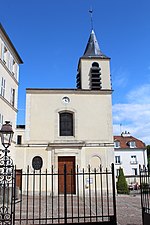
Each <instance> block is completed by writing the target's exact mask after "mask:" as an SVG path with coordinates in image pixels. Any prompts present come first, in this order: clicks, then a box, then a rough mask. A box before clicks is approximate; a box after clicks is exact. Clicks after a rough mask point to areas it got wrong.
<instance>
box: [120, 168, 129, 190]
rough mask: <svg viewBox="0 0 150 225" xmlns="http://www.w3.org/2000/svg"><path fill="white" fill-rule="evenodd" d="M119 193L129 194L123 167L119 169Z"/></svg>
mask: <svg viewBox="0 0 150 225" xmlns="http://www.w3.org/2000/svg"><path fill="white" fill-rule="evenodd" d="M117 193H118V194H129V189H128V185H127V181H126V178H125V176H124V172H123V169H122V168H120V169H119V176H118V181H117Z"/></svg>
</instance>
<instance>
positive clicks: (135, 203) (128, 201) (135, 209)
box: [116, 194, 142, 225]
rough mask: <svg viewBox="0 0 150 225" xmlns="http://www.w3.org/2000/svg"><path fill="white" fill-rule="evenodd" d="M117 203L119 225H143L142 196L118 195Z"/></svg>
mask: <svg viewBox="0 0 150 225" xmlns="http://www.w3.org/2000/svg"><path fill="white" fill-rule="evenodd" d="M116 201H117V222H118V225H142V210H141V196H140V194H137V195H118V196H117V197H116Z"/></svg>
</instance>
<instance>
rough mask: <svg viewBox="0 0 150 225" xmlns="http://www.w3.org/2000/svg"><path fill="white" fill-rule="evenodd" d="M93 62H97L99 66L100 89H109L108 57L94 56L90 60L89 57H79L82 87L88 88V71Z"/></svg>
mask: <svg viewBox="0 0 150 225" xmlns="http://www.w3.org/2000/svg"><path fill="white" fill-rule="evenodd" d="M93 62H97V63H98V64H99V67H100V68H101V70H100V73H101V82H102V89H109V90H110V89H111V80H110V62H109V59H101V58H96V59H93V60H92V61H91V58H89V59H87V58H86V59H84V58H82V59H81V61H80V63H81V64H80V69H81V84H82V89H89V73H90V68H91V67H92V63H93Z"/></svg>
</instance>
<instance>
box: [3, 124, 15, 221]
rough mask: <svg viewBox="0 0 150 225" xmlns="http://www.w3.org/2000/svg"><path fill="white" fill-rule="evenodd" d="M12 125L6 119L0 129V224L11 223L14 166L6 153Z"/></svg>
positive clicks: (10, 139) (9, 142) (11, 134)
mask: <svg viewBox="0 0 150 225" xmlns="http://www.w3.org/2000/svg"><path fill="white" fill-rule="evenodd" d="M13 134H14V132H13V130H12V125H11V124H10V122H9V121H6V122H5V124H3V125H2V128H1V130H0V137H1V142H2V145H3V146H4V150H2V152H3V153H4V155H3V156H2V157H1V158H0V170H1V171H0V172H1V173H0V197H1V201H0V224H1V222H2V224H8V225H11V224H12V212H13V196H15V188H14V187H15V186H14V183H15V182H14V166H13V160H12V159H11V157H10V156H8V155H7V154H8V153H9V152H10V151H9V150H8V147H9V146H10V145H11V141H12V137H13Z"/></svg>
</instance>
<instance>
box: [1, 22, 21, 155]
mask: <svg viewBox="0 0 150 225" xmlns="http://www.w3.org/2000/svg"><path fill="white" fill-rule="evenodd" d="M21 63H23V62H22V60H21V58H20V56H19V55H18V53H17V51H16V49H15V48H14V46H13V44H12V42H11V40H10V39H9V37H8V35H7V34H6V32H5V30H4V28H3V27H2V25H1V24H0V128H1V126H2V124H4V122H5V121H10V122H11V124H12V128H13V130H15V128H16V119H17V104H18V84H19V83H18V81H19V64H21ZM14 142H15V137H14V139H13V143H14ZM0 148H3V147H2V146H1V143H0ZM12 148H13V144H12ZM11 152H12V157H14V151H11Z"/></svg>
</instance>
